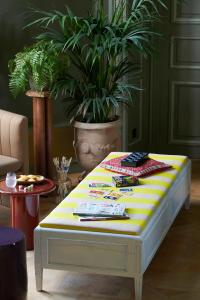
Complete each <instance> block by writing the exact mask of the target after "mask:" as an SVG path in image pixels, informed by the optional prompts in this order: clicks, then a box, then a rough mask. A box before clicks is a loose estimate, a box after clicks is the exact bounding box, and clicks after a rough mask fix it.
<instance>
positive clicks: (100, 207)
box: [73, 201, 126, 217]
mask: <svg viewBox="0 0 200 300" xmlns="http://www.w3.org/2000/svg"><path fill="white" fill-rule="evenodd" d="M125 208H126V207H125V204H124V203H108V202H101V203H99V202H91V201H90V202H82V203H80V204H79V205H78V207H77V208H76V209H75V210H74V212H73V214H74V215H78V216H99V217H110V216H124V212H125Z"/></svg>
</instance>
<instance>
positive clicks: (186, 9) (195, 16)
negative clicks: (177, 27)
mask: <svg viewBox="0 0 200 300" xmlns="http://www.w3.org/2000/svg"><path fill="white" fill-rule="evenodd" d="M199 2H200V1H199ZM172 3H173V5H172V22H173V23H177V24H181V23H182V24H200V3H199V7H198V9H197V6H196V1H194V0H189V1H186V2H185V3H184V2H183V3H179V4H178V1H177V0H172ZM194 7H195V10H194Z"/></svg>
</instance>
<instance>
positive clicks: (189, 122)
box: [149, 0, 200, 158]
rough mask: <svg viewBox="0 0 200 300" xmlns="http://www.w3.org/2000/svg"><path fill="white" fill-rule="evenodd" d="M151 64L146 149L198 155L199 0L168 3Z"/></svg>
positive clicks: (199, 148)
mask: <svg viewBox="0 0 200 300" xmlns="http://www.w3.org/2000/svg"><path fill="white" fill-rule="evenodd" d="M170 3H171V4H170V8H169V12H168V13H169V14H168V17H167V20H166V22H163V24H160V25H159V26H160V28H161V30H162V31H164V32H165V34H166V38H165V39H163V40H160V41H159V42H158V43H157V45H156V53H157V55H156V57H155V58H154V60H153V61H152V65H151V79H150V80H151V88H150V93H149V95H150V97H149V101H150V102H149V105H150V106H149V107H150V115H149V118H150V123H149V124H150V127H149V128H150V131H149V145H150V150H152V151H156V152H160V153H180V154H186V155H189V156H190V157H196V158H198V157H200V1H199V0H189V1H187V2H186V1H185V3H184V4H183V3H182V4H180V5H178V4H177V1H176V0H172V1H171V2H170Z"/></svg>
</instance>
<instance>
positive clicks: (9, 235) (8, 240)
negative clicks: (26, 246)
mask: <svg viewBox="0 0 200 300" xmlns="http://www.w3.org/2000/svg"><path fill="white" fill-rule="evenodd" d="M23 239H24V234H23V233H22V231H20V230H18V229H16V228H10V227H0V246H8V245H13V244H15V243H17V242H19V241H21V240H23Z"/></svg>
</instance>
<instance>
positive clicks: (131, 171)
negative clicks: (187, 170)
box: [100, 155, 171, 177]
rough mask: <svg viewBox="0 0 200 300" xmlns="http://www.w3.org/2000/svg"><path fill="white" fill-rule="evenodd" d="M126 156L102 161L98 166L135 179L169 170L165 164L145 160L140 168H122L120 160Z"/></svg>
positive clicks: (168, 166)
mask: <svg viewBox="0 0 200 300" xmlns="http://www.w3.org/2000/svg"><path fill="white" fill-rule="evenodd" d="M126 156H127V155H124V156H121V157H117V158H113V159H111V160H108V161H104V162H102V163H101V164H100V166H101V167H102V168H105V169H107V170H110V171H112V172H117V173H120V174H123V175H132V176H135V177H143V176H147V175H150V174H153V173H157V172H161V171H164V170H167V169H169V168H171V166H170V165H168V164H165V163H163V162H160V161H156V160H154V159H151V158H149V159H147V160H146V161H145V162H144V163H143V164H142V165H141V166H139V167H136V168H134V167H123V166H121V160H122V159H123V158H125V157H126Z"/></svg>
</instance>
